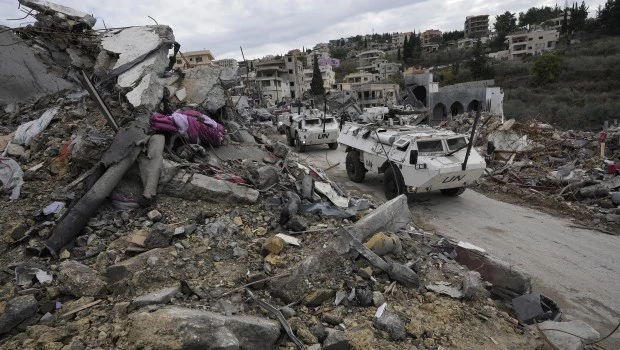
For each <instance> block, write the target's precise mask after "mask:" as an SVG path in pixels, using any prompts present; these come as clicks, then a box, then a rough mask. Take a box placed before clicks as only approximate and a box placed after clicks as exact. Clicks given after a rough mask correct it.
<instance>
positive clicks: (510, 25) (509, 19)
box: [489, 11, 517, 50]
mask: <svg viewBox="0 0 620 350" xmlns="http://www.w3.org/2000/svg"><path fill="white" fill-rule="evenodd" d="M494 28H495V32H496V33H497V36H496V37H495V39H493V41H492V42H491V43H490V45H489V46H490V47H491V49H493V50H503V49H505V48H506V45H505V41H506V36H507V35H508V34H510V32H513V31H514V30H516V29H517V18H516V17H515V14H514V13H512V12H510V11H506V12H505V13H503V14H501V15H498V16H495V25H494Z"/></svg>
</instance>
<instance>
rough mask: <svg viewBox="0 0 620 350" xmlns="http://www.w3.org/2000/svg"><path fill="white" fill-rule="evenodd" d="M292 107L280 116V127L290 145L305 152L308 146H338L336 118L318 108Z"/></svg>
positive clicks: (331, 147)
mask: <svg viewBox="0 0 620 350" xmlns="http://www.w3.org/2000/svg"><path fill="white" fill-rule="evenodd" d="M302 108H303V107H301V106H293V107H291V109H292V112H297V113H289V114H283V115H280V116H279V121H280V122H281V124H280V125H278V129H279V130H281V131H284V133H285V134H286V139H287V141H288V144H289V145H290V146H295V147H296V149H297V151H298V152H305V151H306V147H307V146H312V145H324V144H327V145H328V146H329V149H336V148H338V122H337V121H336V118H334V117H332V116H330V115H329V114H327V115H326V114H324V112H322V111H319V110H318V109H312V108H309V109H305V108H303V110H302Z"/></svg>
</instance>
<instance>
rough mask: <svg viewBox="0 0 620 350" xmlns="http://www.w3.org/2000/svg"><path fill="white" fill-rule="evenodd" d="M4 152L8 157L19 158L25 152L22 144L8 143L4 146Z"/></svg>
mask: <svg viewBox="0 0 620 350" xmlns="http://www.w3.org/2000/svg"><path fill="white" fill-rule="evenodd" d="M6 153H7V155H8V156H9V157H13V158H21V157H23V156H24V155H25V154H26V148H24V146H22V145H18V144H15V143H9V145H8V146H7V147H6Z"/></svg>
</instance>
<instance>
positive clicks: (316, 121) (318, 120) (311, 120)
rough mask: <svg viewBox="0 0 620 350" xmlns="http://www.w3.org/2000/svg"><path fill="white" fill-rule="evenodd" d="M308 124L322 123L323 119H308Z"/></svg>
mask: <svg viewBox="0 0 620 350" xmlns="http://www.w3.org/2000/svg"><path fill="white" fill-rule="evenodd" d="M306 125H307V126H312V125H321V119H306Z"/></svg>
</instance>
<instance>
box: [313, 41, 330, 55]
mask: <svg viewBox="0 0 620 350" xmlns="http://www.w3.org/2000/svg"><path fill="white" fill-rule="evenodd" d="M315 51H316V52H323V53H326V54H329V44H328V43H318V44H316V45H314V47H313V48H312V52H315Z"/></svg>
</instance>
